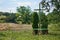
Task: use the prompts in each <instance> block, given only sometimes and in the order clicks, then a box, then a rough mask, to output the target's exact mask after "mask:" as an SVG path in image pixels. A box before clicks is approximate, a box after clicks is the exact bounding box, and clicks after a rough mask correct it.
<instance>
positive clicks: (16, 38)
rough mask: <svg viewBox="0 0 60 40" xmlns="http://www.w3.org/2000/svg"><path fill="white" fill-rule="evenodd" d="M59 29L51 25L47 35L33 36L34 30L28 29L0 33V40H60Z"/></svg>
mask: <svg viewBox="0 0 60 40" xmlns="http://www.w3.org/2000/svg"><path fill="white" fill-rule="evenodd" d="M55 29H56V30H55ZM59 29H60V28H59V27H56V26H51V25H49V34H47V35H33V34H32V30H28V29H24V30H19V31H16V30H13V31H12V30H7V31H0V40H60V30H59Z"/></svg>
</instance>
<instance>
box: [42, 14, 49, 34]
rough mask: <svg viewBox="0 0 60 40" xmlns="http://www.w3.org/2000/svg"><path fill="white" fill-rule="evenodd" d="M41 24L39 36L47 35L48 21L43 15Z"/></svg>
mask: <svg viewBox="0 0 60 40" xmlns="http://www.w3.org/2000/svg"><path fill="white" fill-rule="evenodd" d="M41 24H42V26H41V34H48V19H47V16H46V15H45V14H44V13H42V14H41Z"/></svg>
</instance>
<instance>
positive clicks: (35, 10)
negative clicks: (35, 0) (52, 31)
mask: <svg viewBox="0 0 60 40" xmlns="http://www.w3.org/2000/svg"><path fill="white" fill-rule="evenodd" d="M34 10H35V11H39V27H40V22H41V20H40V17H41V16H40V13H41V11H42V10H45V9H40V3H39V9H34ZM40 28H41V27H40Z"/></svg>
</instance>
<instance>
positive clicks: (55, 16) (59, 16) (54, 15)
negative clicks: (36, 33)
mask: <svg viewBox="0 0 60 40" xmlns="http://www.w3.org/2000/svg"><path fill="white" fill-rule="evenodd" d="M47 17H48V21H49V24H51V23H53V24H55V23H59V22H60V13H58V12H56V11H53V12H51V13H49V14H48V15H47Z"/></svg>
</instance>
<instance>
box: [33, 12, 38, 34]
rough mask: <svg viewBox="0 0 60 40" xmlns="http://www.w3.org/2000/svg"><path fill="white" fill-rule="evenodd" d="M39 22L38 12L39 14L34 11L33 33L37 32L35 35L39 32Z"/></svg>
mask: <svg viewBox="0 0 60 40" xmlns="http://www.w3.org/2000/svg"><path fill="white" fill-rule="evenodd" d="M38 22H39V18H38V14H37V12H33V15H32V28H33V34H35V35H37V34H38Z"/></svg>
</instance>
